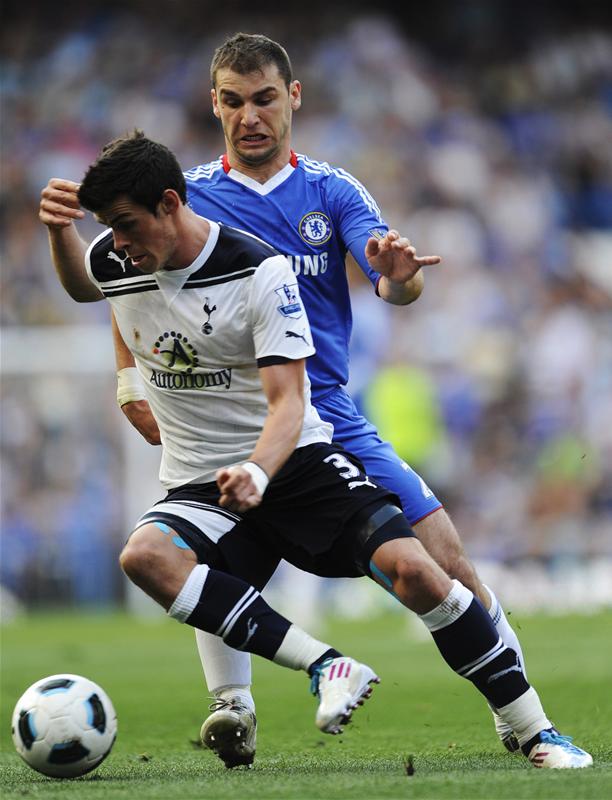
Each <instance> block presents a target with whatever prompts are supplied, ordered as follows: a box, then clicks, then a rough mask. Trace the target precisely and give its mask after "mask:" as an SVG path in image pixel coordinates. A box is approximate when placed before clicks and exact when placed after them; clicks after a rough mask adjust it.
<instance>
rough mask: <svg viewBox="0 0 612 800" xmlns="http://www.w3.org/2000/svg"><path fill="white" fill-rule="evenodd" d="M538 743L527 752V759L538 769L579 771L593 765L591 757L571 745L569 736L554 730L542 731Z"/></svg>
mask: <svg viewBox="0 0 612 800" xmlns="http://www.w3.org/2000/svg"><path fill="white" fill-rule="evenodd" d="M538 739H539V741H538V742H537V743H536V744H534V746H533V747H532V748H531V750H530V751H529V755H528V758H529V760H530V761H531V763H532V764H533V766H534V767H538V768H539V769H581V768H582V767H590V766H592V764H593V757H592V756H591V755H589V753H587V752H586V751H585V750H581V749H580V748H579V747H576V745H574V744H572V740H571V737H570V736H561V734H560V733H558V731H556V730H554V729H553V730H552V731H542V732H541V733H540V734H539V735H538Z"/></svg>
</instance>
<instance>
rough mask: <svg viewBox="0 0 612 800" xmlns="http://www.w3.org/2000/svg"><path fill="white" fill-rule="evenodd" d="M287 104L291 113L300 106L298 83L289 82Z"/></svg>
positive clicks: (300, 97)
mask: <svg viewBox="0 0 612 800" xmlns="http://www.w3.org/2000/svg"><path fill="white" fill-rule="evenodd" d="M289 102H290V103H291V110H292V111H297V110H298V108H299V107H300V106H301V105H302V84H301V83H300V82H299V81H291V83H290V84H289Z"/></svg>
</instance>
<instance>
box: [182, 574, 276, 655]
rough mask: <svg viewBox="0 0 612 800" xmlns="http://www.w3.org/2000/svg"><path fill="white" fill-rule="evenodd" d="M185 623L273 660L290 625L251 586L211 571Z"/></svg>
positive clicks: (238, 648) (236, 647)
mask: <svg viewBox="0 0 612 800" xmlns="http://www.w3.org/2000/svg"><path fill="white" fill-rule="evenodd" d="M185 622H186V623H187V624H188V625H192V626H193V627H194V628H199V629H200V630H203V631H207V632H208V633H214V634H216V635H217V636H221V637H222V638H223V641H224V642H225V643H226V644H227V645H229V646H230V647H233V648H235V649H236V650H247V651H248V652H249V653H256V654H257V655H258V656H263V658H267V659H270V660H271V659H272V658H274V656H275V655H276V651H277V650H278V648H279V647H280V645H281V642H282V641H283V639H284V638H285V634H286V633H287V631H288V630H289V627H290V625H291V623H290V622H289V620H288V619H285V617H283V616H282V615H281V614H279V613H278V612H276V611H274V609H273V608H270V606H269V605H268V604H267V603H266V601H265V600H264V599H263V597H262V596H261V595H260V594H259V592H258V591H257V590H256V589H254V588H253V587H252V586H250V585H249V584H248V583H246V582H245V581H243V580H240V578H235V577H234V576H233V575H229V574H227V573H225V572H220V571H219V570H214V569H211V570H209V572H208V574H207V576H206V581H205V583H204V588H203V590H202V594H201V595H200V599H199V600H198V602H197V603H196V605H195V608H194V609H193V611H192V612H191V613H190V615H189V616H188V617H187V618H186V619H185Z"/></svg>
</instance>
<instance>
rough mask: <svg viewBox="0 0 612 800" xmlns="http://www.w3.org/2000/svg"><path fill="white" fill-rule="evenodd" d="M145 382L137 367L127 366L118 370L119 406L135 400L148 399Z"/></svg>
mask: <svg viewBox="0 0 612 800" xmlns="http://www.w3.org/2000/svg"><path fill="white" fill-rule="evenodd" d="M146 398H147V396H146V394H145V390H144V384H143V382H142V378H141V377H140V373H139V372H138V370H137V369H136V367H125V368H124V369H120V370H119V371H118V372H117V403H118V404H119V408H121V406H124V405H125V404H126V403H133V402H134V401H135V400H146Z"/></svg>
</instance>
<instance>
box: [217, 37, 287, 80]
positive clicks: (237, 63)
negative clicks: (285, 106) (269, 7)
mask: <svg viewBox="0 0 612 800" xmlns="http://www.w3.org/2000/svg"><path fill="white" fill-rule="evenodd" d="M268 64H276V66H277V67H278V74H279V75H280V76H281V78H282V79H283V81H284V82H285V86H286V87H287V88H289V84H290V83H291V81H292V80H293V70H292V69H291V61H290V60H289V56H288V54H287V51H286V50H285V48H284V47H282V45H280V44H278V42H275V41H273V40H272V39H269V38H268V37H267V36H264V35H263V34H261V33H235V34H234V35H233V36H231V37H230V38H229V39H226V40H225V42H223V44H222V45H219V47H217V49H216V50H215V52H214V55H213V59H212V63H211V65H210V80H211V83H212V85H213V86H215V85H216V78H217V71H218V70H219V69H222V68H223V67H228V68H229V69H231V70H233V71H234V72H237V73H238V74H239V75H248V74H249V73H250V72H261V70H263V69H264V67H267V66H268Z"/></svg>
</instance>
